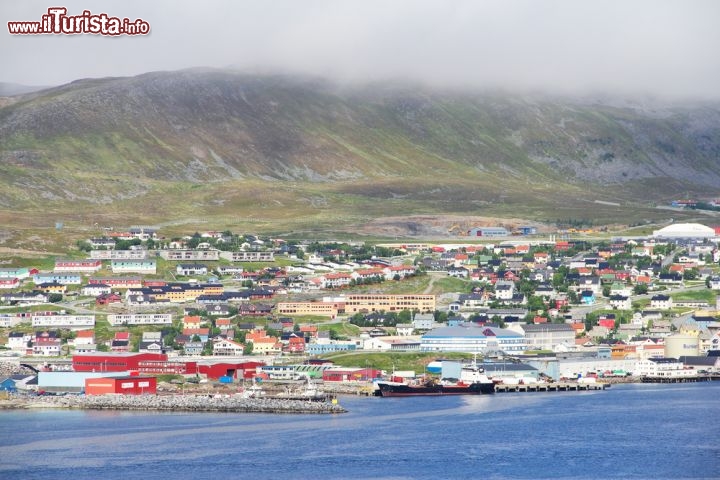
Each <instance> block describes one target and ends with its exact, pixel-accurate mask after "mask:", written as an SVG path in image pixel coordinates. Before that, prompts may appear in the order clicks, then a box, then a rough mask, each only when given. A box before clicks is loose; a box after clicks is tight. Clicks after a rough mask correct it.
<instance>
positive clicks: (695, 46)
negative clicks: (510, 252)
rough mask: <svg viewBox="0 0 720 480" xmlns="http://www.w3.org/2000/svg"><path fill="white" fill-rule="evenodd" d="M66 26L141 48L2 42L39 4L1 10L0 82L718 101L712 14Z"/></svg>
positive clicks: (376, 2)
mask: <svg viewBox="0 0 720 480" xmlns="http://www.w3.org/2000/svg"><path fill="white" fill-rule="evenodd" d="M60 3H61V4H62V5H63V6H65V7H67V8H68V14H69V15H80V14H81V13H82V11H83V10H90V11H91V12H92V13H93V14H100V13H107V14H108V15H110V16H118V17H128V18H130V19H131V20H134V19H136V18H142V19H143V20H145V21H147V22H148V23H149V24H150V28H151V31H150V34H149V35H147V36H142V35H139V36H118V37H109V36H101V35H91V34H84V35H59V34H58V35H11V34H9V33H8V31H7V26H6V24H7V22H8V21H21V20H26V21H40V19H41V16H42V15H43V14H45V13H46V11H47V9H48V7H50V6H53V5H55V4H54V3H52V2H50V3H48V2H46V1H45V2H38V1H35V0H25V1H23V2H11V1H10V0H0V13H1V14H2V20H3V28H4V29H5V32H4V33H3V35H2V45H1V46H0V61H1V63H0V64H1V65H2V69H1V70H0V72H1V73H0V81H2V82H13V83H20V84H25V85H56V84H61V83H66V82H69V81H72V80H75V79H78V78H86V77H104V76H126V75H136V74H140V73H144V72H148V71H156V70H177V69H182V68H189V67H197V66H207V67H221V68H226V67H232V68H235V69H238V70H241V71H247V72H253V73H255V72H261V73H275V72H280V73H289V74H303V75H314V76H320V77H328V78H331V79H334V80H337V81H341V82H360V83H362V82H368V81H384V80H394V81H397V80H409V81H413V82H420V83H425V84H428V85H431V86H435V85H437V86H450V87H477V88H483V89H486V88H492V89H497V88H502V89H505V90H511V91H512V90H514V91H521V92H527V91H543V92H549V93H555V94H570V95H585V94H612V95H623V96H640V95H645V96H658V97H665V98H694V99H698V98H699V99H703V98H705V99H708V98H709V99H715V100H717V99H719V98H720V87H719V85H720V81H719V80H720V55H718V53H717V49H718V46H720V28H718V26H717V24H718V20H720V2H717V1H715V0H695V1H691V2H688V1H679V0H678V1H663V0H654V1H650V0H639V1H632V2H630V1H627V0H615V1H613V0H589V1H578V0H565V1H559V0H557V1H541V0H512V1H510V0H500V1H484V0H455V1H453V0H436V1H430V0H395V1H391V0H358V1H347V0H305V1H300V0H279V1H271V0H264V1H262V0H257V1H238V0H210V1H208V2H202V3H201V2H196V1H193V2H190V1H187V0H175V1H171V0H154V1H152V2H148V1H146V0H123V1H102V2H100V1H93V0H85V1H82V2H79V1H74V0H73V1H67V2H60Z"/></svg>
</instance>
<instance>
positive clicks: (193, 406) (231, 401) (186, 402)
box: [0, 395, 346, 414]
mask: <svg viewBox="0 0 720 480" xmlns="http://www.w3.org/2000/svg"><path fill="white" fill-rule="evenodd" d="M36 408H40V409H42V408H64V409H82V410H136V411H170V412H177V411H182V412H232V413H319V414H327V413H331V414H332V413H345V412H346V410H345V409H344V408H343V407H341V406H340V405H339V404H338V403H336V402H313V401H308V400H295V399H277V398H242V397H241V396H237V395H62V396H30V395H13V396H10V398H9V399H7V400H0V409H36Z"/></svg>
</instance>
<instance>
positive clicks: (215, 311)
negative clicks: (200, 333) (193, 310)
mask: <svg viewBox="0 0 720 480" xmlns="http://www.w3.org/2000/svg"><path fill="white" fill-rule="evenodd" d="M205 311H206V312H207V314H208V315H230V305H228V304H227V303H218V304H216V305H207V306H206V307H205Z"/></svg>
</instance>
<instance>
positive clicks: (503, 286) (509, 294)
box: [495, 280, 515, 300]
mask: <svg viewBox="0 0 720 480" xmlns="http://www.w3.org/2000/svg"><path fill="white" fill-rule="evenodd" d="M514 295H515V283H513V282H511V281H508V280H498V281H497V282H496V283H495V298H496V299H498V300H512V298H513V296H514Z"/></svg>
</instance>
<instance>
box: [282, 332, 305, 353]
mask: <svg viewBox="0 0 720 480" xmlns="http://www.w3.org/2000/svg"><path fill="white" fill-rule="evenodd" d="M284 351H286V352H288V353H305V339H304V338H303V337H299V336H297V335H294V334H290V337H289V338H288V339H287V345H286V346H285V348H284Z"/></svg>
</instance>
